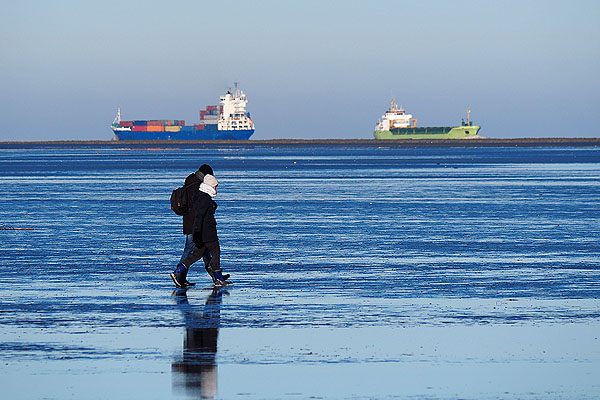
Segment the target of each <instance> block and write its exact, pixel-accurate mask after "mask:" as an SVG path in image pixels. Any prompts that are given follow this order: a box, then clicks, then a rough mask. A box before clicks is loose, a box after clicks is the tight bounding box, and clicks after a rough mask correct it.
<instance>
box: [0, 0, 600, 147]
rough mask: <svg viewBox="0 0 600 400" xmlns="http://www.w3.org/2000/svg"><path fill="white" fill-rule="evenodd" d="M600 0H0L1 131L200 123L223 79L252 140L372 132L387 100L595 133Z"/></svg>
mask: <svg viewBox="0 0 600 400" xmlns="http://www.w3.org/2000/svg"><path fill="white" fill-rule="evenodd" d="M598 20H600V2H598V1H596V0H593V1H592V0H589V1H588V0H582V1H572V2H565V1H526V0H525V1H524V0H520V1H434V0H431V1H352V0H349V1H312V0H308V1H306V0H303V1H294V2H292V1H289V2H288V1H245V2H241V1H240V2H236V1H221V0H219V1H206V2H205V1H112V0H102V1H81V0H80V1H60V0H59V1H52V2H50V1H27V0H20V1H14V2H9V1H2V2H1V3H0V21H1V24H0V54H1V56H0V77H1V78H0V92H1V93H2V94H1V97H0V118H1V120H2V125H1V128H0V141H2V140H61V139H66V140H72V139H107V140H108V139H111V138H112V132H111V131H110V129H109V125H110V123H111V122H112V120H113V118H114V115H115V113H116V109H117V107H118V106H120V107H121V110H122V114H123V118H124V119H185V120H186V121H187V122H189V123H193V122H196V121H197V120H198V111H199V110H200V109H201V108H203V107H204V106H205V105H208V104H217V103H218V97H219V96H220V95H221V94H223V93H224V91H226V90H227V87H228V86H230V85H231V84H232V82H234V81H239V82H240V84H241V87H242V89H244V90H245V91H246V93H247V95H248V100H249V104H248V110H249V111H250V112H251V113H252V116H253V119H254V120H255V122H256V128H257V129H256V133H255V135H254V136H253V138H254V139H272V138H372V131H373V128H374V125H375V122H376V121H377V119H378V118H379V117H380V115H381V114H382V112H383V111H385V109H386V107H387V106H388V105H389V102H390V99H391V97H392V96H393V97H395V98H396V100H397V102H398V103H399V104H402V105H403V106H404V108H406V109H407V111H409V112H410V113H412V114H413V115H414V116H415V117H416V118H418V120H419V125H454V124H459V123H460V121H461V118H463V117H465V114H466V108H467V106H469V107H470V108H471V110H472V112H471V117H472V119H473V120H474V122H475V123H478V124H481V125H482V131H481V134H482V135H484V136H487V137H494V138H504V137H598V136H600V112H598V109H599V108H600V94H599V93H600V74H599V72H598V71H600V24H599V23H598Z"/></svg>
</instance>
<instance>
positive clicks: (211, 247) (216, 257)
mask: <svg viewBox="0 0 600 400" xmlns="http://www.w3.org/2000/svg"><path fill="white" fill-rule="evenodd" d="M207 250H208V252H209V253H210V258H211V259H210V264H209V268H210V269H211V270H212V271H213V272H219V271H221V247H220V246H219V241H218V240H217V241H214V242H208V243H202V247H198V245H195V246H194V250H192V252H191V253H190V255H189V256H187V258H186V259H185V260H183V264H185V266H186V267H188V268H189V267H190V266H191V265H192V264H193V263H195V262H196V261H198V260H199V259H201V258H202V256H204V253H205V252H206V251H207Z"/></svg>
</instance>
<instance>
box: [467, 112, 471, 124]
mask: <svg viewBox="0 0 600 400" xmlns="http://www.w3.org/2000/svg"><path fill="white" fill-rule="evenodd" d="M470 120H471V109H470V108H469V107H467V126H469V125H470V124H469V121H470Z"/></svg>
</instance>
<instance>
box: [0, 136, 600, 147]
mask: <svg viewBox="0 0 600 400" xmlns="http://www.w3.org/2000/svg"><path fill="white" fill-rule="evenodd" d="M215 146H231V147H235V146H358V147H360V146H363V147H372V146H377V147H428V146H429V147H435V146H441V147H453V146H454V147H484V146H492V147H493V146H495V147H545V146H565V147H568V146H600V138H522V139H489V138H481V139H393V140H377V139H269V140H118V141H117V140H55V141H19V142H17V141H14V142H0V148H32V147H114V148H123V147H125V148H129V147H215Z"/></svg>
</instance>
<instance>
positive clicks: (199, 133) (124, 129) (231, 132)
mask: <svg viewBox="0 0 600 400" xmlns="http://www.w3.org/2000/svg"><path fill="white" fill-rule="evenodd" d="M247 104H248V100H247V99H246V95H245V94H244V92H243V91H241V90H240V89H238V87H237V83H236V84H235V90H234V91H233V93H232V92H231V89H230V90H228V91H227V93H226V94H225V95H224V96H221V98H220V105H218V106H207V107H206V109H204V110H200V122H199V123H196V124H193V125H186V124H185V121H183V120H135V121H122V120H121V108H118V109H117V116H116V117H115V120H114V121H113V123H112V125H111V129H112V131H113V132H114V134H115V136H114V140H248V139H250V136H252V134H253V133H254V122H253V121H252V118H251V117H250V113H249V112H247V111H246V105H247Z"/></svg>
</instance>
